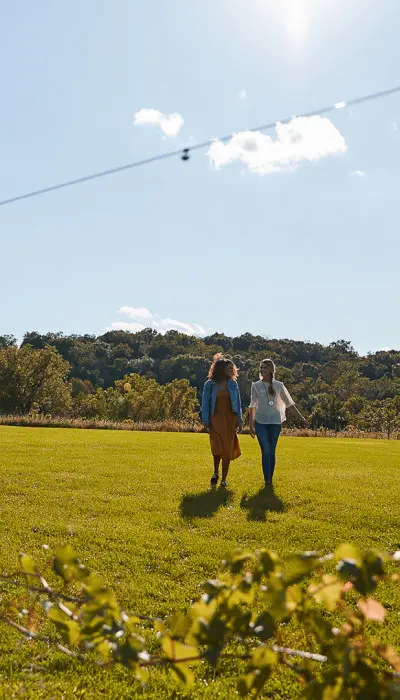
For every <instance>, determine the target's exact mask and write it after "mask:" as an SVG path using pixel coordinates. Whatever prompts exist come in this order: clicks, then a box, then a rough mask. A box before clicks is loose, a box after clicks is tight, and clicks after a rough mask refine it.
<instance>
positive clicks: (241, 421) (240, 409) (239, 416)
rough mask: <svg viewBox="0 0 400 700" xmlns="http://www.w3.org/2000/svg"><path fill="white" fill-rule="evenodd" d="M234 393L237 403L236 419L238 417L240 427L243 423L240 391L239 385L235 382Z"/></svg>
mask: <svg viewBox="0 0 400 700" xmlns="http://www.w3.org/2000/svg"><path fill="white" fill-rule="evenodd" d="M236 391H237V402H238V412H237V417H238V423H239V426H241V425H242V423H243V412H242V399H241V398H240V389H239V384H238V383H237V382H236Z"/></svg>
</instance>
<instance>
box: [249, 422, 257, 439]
mask: <svg viewBox="0 0 400 700" xmlns="http://www.w3.org/2000/svg"><path fill="white" fill-rule="evenodd" d="M249 432H250V437H252V438H255V436H256V431H255V430H254V425H250V427H249Z"/></svg>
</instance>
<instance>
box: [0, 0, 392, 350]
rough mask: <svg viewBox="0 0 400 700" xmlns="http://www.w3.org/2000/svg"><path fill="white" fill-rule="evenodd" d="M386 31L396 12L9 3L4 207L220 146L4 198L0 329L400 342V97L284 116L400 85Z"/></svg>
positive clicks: (383, 8)
mask: <svg viewBox="0 0 400 700" xmlns="http://www.w3.org/2000/svg"><path fill="white" fill-rule="evenodd" d="M399 20H400V5H399V3H398V0H369V2H368V3H365V2H364V1H363V0H352V1H351V2H350V3H349V2H348V0H280V2H279V3H278V2H276V1H275V0H274V1H270V0H235V2H234V3H232V2H231V1H228V0H219V1H218V2H215V0H202V2H187V0H153V2H146V3H144V2H141V1H139V0H113V1H111V0H85V2H82V1H79V2H78V0H70V2H68V3H55V2H52V0H40V1H39V2H37V3H32V2H31V0H19V2H18V3H9V2H6V0H0V81H1V82H0V84H1V97H2V99H1V110H0V200H4V199H6V198H9V197H13V196H14V195H18V194H21V193H24V192H26V191H30V190H35V189H38V188H41V187H46V186H48V185H52V184H56V183H58V182H62V181H64V180H70V179H73V178H75V177H79V176H81V175H86V174H89V173H93V172H96V171H100V170H105V169H107V168H112V167H114V166H118V165H121V164H123V163H128V162H131V161H136V160H141V159H144V158H147V157H150V156H153V155H159V154H162V153H166V152H167V151H171V150H173V151H175V150H180V149H183V148H186V147H189V146H190V145H192V144H194V143H196V142H202V141H206V140H208V139H216V140H215V141H214V142H213V144H212V146H211V148H209V149H204V150H199V151H194V152H193V153H192V155H191V158H190V159H189V160H188V161H182V160H181V159H180V158H179V157H174V158H171V159H168V160H161V161H159V162H156V163H152V164H149V165H146V166H143V167H140V168H136V169H133V170H129V171H126V172H123V173H120V174H116V175H112V176H110V177H107V178H104V179H99V180H94V181H92V182H88V183H85V184H82V185H78V186H76V187H71V188H68V189H64V190H60V191H57V192H52V193H49V194H46V195H41V196H39V197H36V198H32V199H27V200H24V201H20V202H15V203H13V204H9V205H7V206H2V207H0V237H1V262H0V265H1V267H0V271H1V274H0V300H1V301H0V334H6V333H11V334H14V335H15V336H16V337H17V338H19V339H21V338H22V336H23V334H24V333H25V332H27V331H38V332H40V333H46V332H48V331H52V332H56V331H63V332H65V333H79V334H81V333H93V334H96V335H98V334H101V333H103V332H104V331H105V330H106V329H112V328H127V329H129V328H130V329H132V330H135V329H139V328H142V327H145V326H151V327H153V328H156V329H158V330H160V331H161V332H164V331H166V330H168V329H169V328H177V329H178V330H182V331H183V332H188V333H190V332H194V333H196V334H198V335H202V334H204V333H206V334H210V333H213V332H215V331H218V332H225V333H226V334H228V335H239V334H241V333H244V332H246V331H250V332H252V333H254V334H261V335H265V336H269V337H273V338H293V339H296V340H310V341H319V342H321V343H329V342H331V341H334V340H337V339H340V338H343V339H346V340H350V341H351V342H352V343H353V345H354V347H355V348H356V349H357V350H358V351H359V352H360V353H363V354H364V353H367V352H368V351H375V350H377V349H382V348H386V349H391V348H393V349H399V348H400V324H399V323H398V318H397V316H398V312H397V311H396V309H397V306H398V299H399V292H400V275H399V260H400V237H399V235H398V197H399V194H398V193H399V190H400V159H399V157H398V154H399V148H400V95H399V94H397V95H393V96H390V97H387V98H384V99H381V100H377V101H374V102H368V103H365V104H363V105H360V106H357V107H354V108H348V109H338V110H336V111H335V112H334V113H333V114H328V115H326V117H324V118H321V117H312V118H310V119H306V120H301V119H299V118H298V116H297V117H296V115H301V114H302V113H308V112H312V111H313V110H314V109H315V110H317V109H319V108H320V107H323V106H325V105H330V104H337V103H340V102H342V101H347V100H350V99H352V98H354V97H358V96H361V95H363V94H366V93H371V92H375V91H378V90H384V89H386V88H390V87H393V86H396V85H397V84H398V83H400V80H399V73H398V66H399V65H400V43H399V41H398V32H397V28H398V24H399ZM290 117H293V120H292V121H291V122H290V123H289V125H282V124H279V122H280V121H282V120H284V119H287V118H290ZM270 122H272V123H275V122H277V123H278V124H277V126H276V128H275V129H272V130H271V131H268V132H264V133H262V132H256V133H255V134H254V133H253V134H249V133H248V129H252V128H254V127H257V126H258V125H262V124H266V123H270ZM226 134H235V135H234V136H233V138H232V140H231V141H229V142H228V143H227V144H223V143H221V142H219V141H218V137H219V136H222V135H226Z"/></svg>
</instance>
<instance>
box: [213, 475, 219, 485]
mask: <svg viewBox="0 0 400 700" xmlns="http://www.w3.org/2000/svg"><path fill="white" fill-rule="evenodd" d="M218 479H219V476H218V474H215V473H214V474H213V475H212V477H211V486H216V485H217V484H218Z"/></svg>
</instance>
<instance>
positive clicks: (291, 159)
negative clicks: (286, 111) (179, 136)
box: [208, 116, 347, 175]
mask: <svg viewBox="0 0 400 700" xmlns="http://www.w3.org/2000/svg"><path fill="white" fill-rule="evenodd" d="M275 130H276V136H277V138H276V139H273V138H271V136H268V135H266V134H263V133H262V132H261V131H254V132H252V131H242V132H240V133H238V134H234V135H233V136H232V138H231V139H230V141H229V142H228V143H227V144H224V143H222V142H221V141H219V140H218V139H216V140H214V141H213V143H212V145H211V147H210V150H209V151H208V157H209V160H210V163H212V164H213V165H214V166H215V167H216V168H222V167H223V166H224V165H229V164H231V163H233V162H234V161H240V162H241V163H244V164H245V165H247V167H248V169H249V170H250V171H251V172H253V173H258V174H259V175H268V174H269V173H274V172H279V171H290V170H294V169H295V168H297V167H298V166H299V165H300V163H302V162H303V161H316V160H320V159H321V158H324V157H326V156H331V155H334V154H337V153H345V152H346V150H347V146H346V142H345V140H344V137H343V136H342V134H341V133H340V131H339V130H338V129H337V128H336V127H335V126H334V124H332V122H331V121H330V120H329V119H327V118H326V117H318V116H312V117H295V118H294V119H292V120H291V121H290V122H288V123H287V124H281V123H279V122H278V123H277V125H276V127H275Z"/></svg>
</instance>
